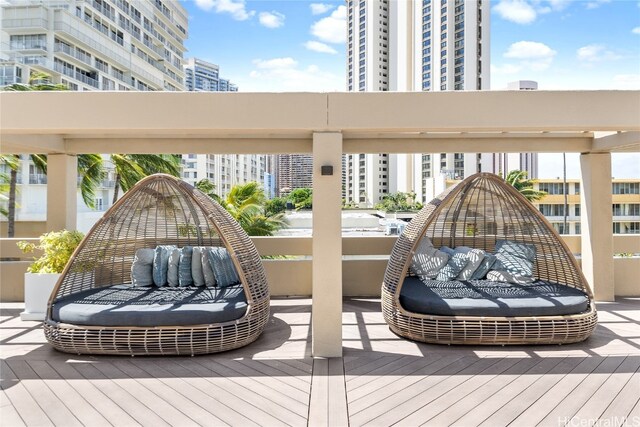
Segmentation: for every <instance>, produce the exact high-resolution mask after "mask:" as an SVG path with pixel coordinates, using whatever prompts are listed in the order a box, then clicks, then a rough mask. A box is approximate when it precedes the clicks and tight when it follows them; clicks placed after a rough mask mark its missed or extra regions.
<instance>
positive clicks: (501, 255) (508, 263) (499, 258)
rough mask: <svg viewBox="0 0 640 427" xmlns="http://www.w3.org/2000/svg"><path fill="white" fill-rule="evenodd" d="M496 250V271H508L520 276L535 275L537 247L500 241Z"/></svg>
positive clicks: (529, 244) (494, 267)
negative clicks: (534, 266)
mask: <svg viewBox="0 0 640 427" xmlns="http://www.w3.org/2000/svg"><path fill="white" fill-rule="evenodd" d="M496 250H497V252H496V263H495V264H494V266H493V269H494V270H503V271H508V272H509V273H511V274H515V275H520V276H532V275H533V263H534V261H535V258H536V247H535V246H534V245H533V244H531V243H520V242H513V241H510V240H498V242H497V243H496Z"/></svg>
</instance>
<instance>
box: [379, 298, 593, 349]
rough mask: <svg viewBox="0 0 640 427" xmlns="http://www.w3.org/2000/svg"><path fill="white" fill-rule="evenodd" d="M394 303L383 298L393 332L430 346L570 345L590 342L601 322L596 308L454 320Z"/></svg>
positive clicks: (467, 317)
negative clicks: (560, 313) (407, 310)
mask: <svg viewBox="0 0 640 427" xmlns="http://www.w3.org/2000/svg"><path fill="white" fill-rule="evenodd" d="M392 299H393V295H386V297H385V296H384V295H383V298H382V306H383V307H382V309H383V314H384V318H385V320H386V322H387V323H388V324H389V327H390V329H391V330H392V331H393V332H394V333H395V334H397V335H399V336H401V337H404V338H409V339H411V340H414V341H420V342H426V343H431V344H468V345H523V344H569V343H575V342H580V341H584V340H585V339H587V338H588V337H589V335H591V333H592V332H593V330H594V329H595V327H596V324H597V322H598V314H597V312H596V310H595V309H593V307H592V308H591V309H590V310H589V311H587V312H585V313H580V314H575V315H566V316H539V317H526V318H517V317H470V316H456V317H453V316H431V315H422V314H416V313H403V312H402V311H404V310H402V311H401V310H398V309H396V308H395V306H394V305H393V304H388V303H387V302H388V301H390V300H392Z"/></svg>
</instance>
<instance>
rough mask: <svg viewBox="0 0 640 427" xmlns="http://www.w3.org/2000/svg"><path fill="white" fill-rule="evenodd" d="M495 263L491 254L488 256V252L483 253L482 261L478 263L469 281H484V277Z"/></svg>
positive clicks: (494, 257) (494, 258)
mask: <svg viewBox="0 0 640 427" xmlns="http://www.w3.org/2000/svg"><path fill="white" fill-rule="evenodd" d="M495 262H496V256H495V255H493V254H490V253H489V252H485V254H484V259H483V260H482V262H481V263H480V265H479V266H478V268H477V269H476V271H474V272H473V274H472V275H471V280H480V279H484V277H485V276H486V275H487V273H488V272H489V270H491V267H492V266H493V263H495Z"/></svg>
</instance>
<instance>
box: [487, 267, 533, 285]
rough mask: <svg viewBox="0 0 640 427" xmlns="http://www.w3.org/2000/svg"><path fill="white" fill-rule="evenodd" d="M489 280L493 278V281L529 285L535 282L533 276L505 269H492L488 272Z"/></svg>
mask: <svg viewBox="0 0 640 427" xmlns="http://www.w3.org/2000/svg"><path fill="white" fill-rule="evenodd" d="M487 280H491V281H492V282H506V283H514V284H516V285H528V284H531V283H533V277H530V276H520V275H517V274H511V273H509V272H508V271H504V270H491V271H490V272H489V273H487Z"/></svg>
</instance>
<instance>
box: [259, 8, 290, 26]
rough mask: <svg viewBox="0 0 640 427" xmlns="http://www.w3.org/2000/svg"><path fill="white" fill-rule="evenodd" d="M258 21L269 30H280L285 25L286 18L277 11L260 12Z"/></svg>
mask: <svg viewBox="0 0 640 427" xmlns="http://www.w3.org/2000/svg"><path fill="white" fill-rule="evenodd" d="M258 20H259V21H260V24H262V25H263V26H265V27H267V28H280V27H282V26H283V25H284V20H285V16H284V15H283V14H282V13H279V12H276V11H271V12H260V15H258Z"/></svg>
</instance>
